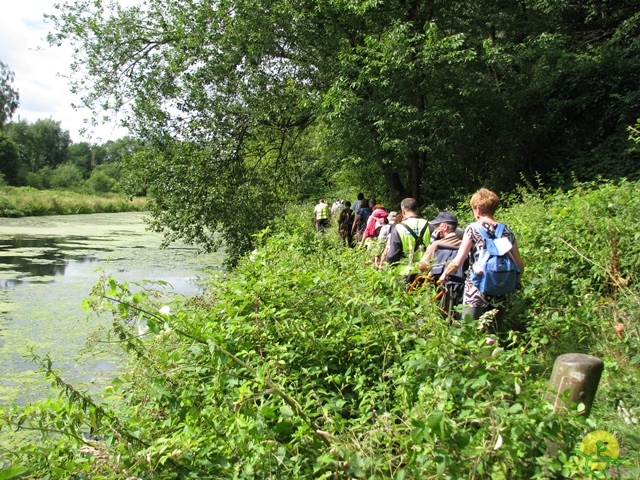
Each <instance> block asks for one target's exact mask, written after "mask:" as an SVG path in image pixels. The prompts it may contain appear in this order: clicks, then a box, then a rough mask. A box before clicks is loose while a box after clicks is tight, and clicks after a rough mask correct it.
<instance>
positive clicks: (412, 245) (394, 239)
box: [385, 198, 428, 285]
mask: <svg viewBox="0 0 640 480" xmlns="http://www.w3.org/2000/svg"><path fill="white" fill-rule="evenodd" d="M400 210H401V211H402V219H403V220H402V222H401V223H396V224H395V225H394V228H392V229H391V233H390V234H389V251H388V253H387V257H386V259H385V261H386V262H387V263H389V264H396V265H398V266H400V267H401V269H400V274H401V275H402V277H403V280H404V282H405V283H406V284H408V285H411V283H412V282H413V281H414V280H415V278H416V277H417V276H418V272H419V270H418V263H419V261H420V258H422V255H423V254H424V235H425V232H426V231H427V230H428V223H427V221H426V220H425V219H424V218H420V217H419V216H418V214H419V212H418V202H417V201H416V200H415V199H414V198H405V199H404V200H402V202H401V203H400Z"/></svg>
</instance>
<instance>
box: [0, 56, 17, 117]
mask: <svg viewBox="0 0 640 480" xmlns="http://www.w3.org/2000/svg"><path fill="white" fill-rule="evenodd" d="M18 105H19V96H18V91H17V90H16V89H15V88H14V86H13V72H12V71H11V70H10V69H9V66H8V65H7V64H5V63H3V62H2V61H0V128H2V126H3V125H4V124H5V122H6V121H7V120H8V119H9V118H11V115H13V112H15V111H16V109H17V108H18Z"/></svg>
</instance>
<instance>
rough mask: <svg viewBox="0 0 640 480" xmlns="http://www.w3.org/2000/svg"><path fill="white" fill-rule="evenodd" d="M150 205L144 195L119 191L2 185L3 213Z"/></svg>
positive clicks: (106, 209) (0, 210)
mask: <svg viewBox="0 0 640 480" xmlns="http://www.w3.org/2000/svg"><path fill="white" fill-rule="evenodd" d="M146 209H147V205H146V200H145V199H144V198H134V199H131V200H130V199H128V198H127V197H125V196H123V195H121V194H116V193H104V194H102V195H100V196H97V195H87V194H82V193H76V192H71V191H65V190H37V189H35V188H31V187H7V186H3V187H0V217H32V216H41V215H74V214H82V213H116V212H134V211H144V210H146Z"/></svg>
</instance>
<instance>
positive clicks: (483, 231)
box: [474, 222, 504, 240]
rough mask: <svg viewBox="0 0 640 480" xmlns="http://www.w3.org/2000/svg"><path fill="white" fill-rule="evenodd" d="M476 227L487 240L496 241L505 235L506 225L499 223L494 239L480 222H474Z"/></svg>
mask: <svg viewBox="0 0 640 480" xmlns="http://www.w3.org/2000/svg"><path fill="white" fill-rule="evenodd" d="M474 225H476V227H477V228H476V230H477V231H478V233H479V234H480V235H482V237H483V238H484V239H485V240H496V239H498V238H500V237H502V234H503V233H504V223H498V225H496V233H495V234H494V236H493V237H491V236H490V234H489V232H487V230H486V229H485V228H484V227H483V226H482V224H481V223H480V222H474Z"/></svg>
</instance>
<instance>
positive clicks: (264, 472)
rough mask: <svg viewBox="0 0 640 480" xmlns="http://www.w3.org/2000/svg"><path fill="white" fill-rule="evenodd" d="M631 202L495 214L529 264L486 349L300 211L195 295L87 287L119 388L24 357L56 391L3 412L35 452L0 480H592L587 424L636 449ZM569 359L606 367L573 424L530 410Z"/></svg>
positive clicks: (426, 297)
mask: <svg viewBox="0 0 640 480" xmlns="http://www.w3.org/2000/svg"><path fill="white" fill-rule="evenodd" d="M637 193H638V185H637V184H632V183H627V182H621V183H620V184H617V185H614V184H603V185H592V186H576V188H575V189H574V190H573V191H571V192H568V193H560V192H557V193H554V192H540V191H537V192H531V191H526V190H523V191H522V192H520V200H519V201H518V202H516V203H514V204H513V206H511V207H510V208H509V209H508V210H505V211H504V212H500V213H499V218H500V219H501V220H503V221H505V222H506V223H508V224H509V225H511V226H512V227H513V229H514V231H515V232H516V234H517V237H518V243H519V245H520V250H521V252H522V254H523V257H524V259H525V262H526V264H527V268H526V271H525V275H524V278H523V282H524V285H525V287H524V290H523V291H522V292H521V293H520V297H521V298H514V299H513V305H512V306H511V308H510V311H509V319H508V320H509V322H510V325H511V326H512V327H513V330H512V331H511V332H509V334H508V335H505V337H504V338H502V339H501V343H500V346H496V345H493V346H489V345H487V344H486V342H485V335H484V334H483V333H482V332H481V331H479V330H478V328H477V322H469V321H462V322H453V323H450V322H448V321H446V320H444V319H443V317H442V315H441V314H440V312H439V311H438V310H437V308H436V306H435V303H434V302H432V296H433V292H431V291H429V290H427V291H423V292H421V293H418V294H416V293H407V292H406V291H405V289H404V288H403V286H402V285H400V284H399V282H398V279H397V275H396V272H394V271H393V270H380V271H376V270H374V269H373V268H371V267H370V266H365V265H366V262H367V260H368V257H367V254H366V252H362V251H360V250H358V249H345V248H343V247H342V246H341V245H340V242H339V240H338V237H337V235H336V232H335V227H334V230H332V231H330V232H327V233H326V234H325V235H321V234H317V233H316V232H315V231H314V230H313V226H312V225H311V224H310V222H309V217H310V215H309V211H310V208H303V207H295V208H292V209H290V211H289V213H288V214H287V215H286V216H285V217H283V218H280V219H277V220H276V221H274V222H273V224H272V225H271V226H270V227H269V228H268V229H266V230H264V231H263V232H261V233H260V234H258V235H257V242H258V244H259V247H258V248H257V250H256V251H254V252H253V253H252V254H251V255H249V256H247V257H246V258H244V259H243V260H242V261H241V262H240V264H239V265H238V267H237V268H236V269H235V270H233V271H232V272H229V273H227V274H224V275H220V276H217V277H212V278H211V280H210V283H209V285H208V288H207V291H206V294H203V295H201V296H197V297H193V298H183V297H176V298H175V299H174V301H173V302H172V303H171V304H170V305H169V306H167V305H164V304H163V302H164V300H163V298H164V297H163V296H162V295H160V291H161V290H159V288H161V287H163V285H162V284H159V285H158V284H144V285H128V284H126V283H120V282H118V281H117V280H116V279H114V278H103V279H102V280H101V281H100V282H99V283H98V284H97V285H96V286H95V288H94V291H93V295H92V297H91V298H90V299H89V300H88V301H87V305H88V307H90V308H92V309H94V310H97V311H103V310H105V309H107V310H109V311H110V312H111V313H112V315H113V328H112V330H111V331H110V332H109V338H108V340H109V341H111V342H114V343H117V344H118V345H119V346H120V347H121V348H122V349H123V350H124V351H125V352H126V353H127V354H128V355H127V358H128V360H127V363H126V367H124V368H123V372H122V375H121V378H117V379H115V380H114V381H113V382H112V384H111V385H109V386H108V387H107V388H106V390H105V392H104V394H103V395H101V396H95V395H89V394H88V393H87V392H83V391H80V390H78V389H77V388H76V387H74V386H72V385H69V384H67V383H66V382H65V381H64V379H63V378H62V377H61V376H60V373H59V372H57V371H56V370H55V369H54V368H53V364H52V361H51V360H50V359H49V358H48V357H46V356H44V357H43V356H40V355H34V360H35V361H36V362H38V363H39V364H40V365H41V367H42V368H43V370H44V371H45V373H46V375H47V376H48V377H49V378H50V379H51V380H52V381H53V382H54V383H56V384H57V385H58V387H59V391H60V392H61V395H60V397H58V398H54V399H50V400H47V401H45V402H41V403H39V404H33V405H29V406H27V407H23V408H18V407H15V408H12V409H8V410H7V411H5V412H4V421H3V428H5V429H8V428H13V429H25V428H32V429H35V430H36V431H38V432H41V433H42V435H43V440H42V442H40V443H37V444H36V443H33V444H28V445H24V446H21V447H16V448H14V449H12V450H11V451H5V452H4V457H5V458H7V459H8V460H9V462H10V464H11V466H10V467H7V468H5V470H0V478H12V477H11V475H13V476H14V478H19V476H20V475H24V476H27V477H29V478H36V477H37V478H93V479H96V478H116V479H117V478H123V479H125V478H154V479H156V478H167V479H169V478H398V479H403V478H407V479H408V478H415V479H417V478H446V479H462V478H475V479H480V478H491V479H494V480H498V479H511V478H559V477H562V476H564V477H568V478H580V479H581V478H590V477H589V476H588V473H586V471H585V469H584V467H582V466H580V465H579V462H578V461H577V460H576V458H575V457H572V456H571V455H569V451H570V450H571V449H572V448H575V447H576V444H577V445H579V442H580V440H581V439H582V437H583V436H584V434H585V433H586V432H587V431H588V430H590V429H594V428H601V429H607V430H609V431H611V432H612V433H614V434H615V435H616V437H617V438H618V440H619V441H620V442H621V444H622V447H623V449H627V450H628V449H630V450H633V449H634V448H637V447H638V445H639V444H638V441H637V437H634V434H633V429H632V425H628V424H627V423H626V422H625V421H624V419H621V418H620V417H618V415H617V411H616V409H617V407H618V406H619V405H620V401H623V402H624V405H626V407H627V408H628V409H631V410H632V411H633V408H638V400H637V399H638V398H639V397H638V395H637V394H638V387H637V385H638V384H639V382H638V380H639V375H638V365H637V363H638V359H639V357H638V353H637V352H638V348H637V347H638V332H637V326H636V325H635V324H634V322H633V320H632V319H633V315H634V313H635V312H636V311H637V309H638V301H637V295H638V292H637V289H636V288H635V281H634V280H635V279H634V274H635V272H637V271H638V268H637V267H638V265H636V263H637V262H639V261H640V259H639V257H638V255H637V252H636V249H637V247H636V246H635V243H636V242H635V240H636V237H635V236H636V235H637V233H636V232H634V231H633V228H632V227H633V225H634V224H635V225H637V224H638V222H637V221H635V220H637V218H636V217H637V215H638V213H637V211H638V209H637V205H636V203H637V202H638V201H640V200H638V195H637ZM634 206H635V208H634ZM459 215H460V218H461V219H462V218H465V216H468V213H465V212H464V211H462V210H461V211H460V212H459ZM168 307H170V308H168ZM616 322H620V323H623V324H624V325H625V326H626V329H625V331H624V332H622V338H619V337H618V336H617V335H616V333H615V332H614V330H613V326H614V323H616ZM147 328H148V332H146V333H144V334H142V335H141V332H144V331H145V329H147ZM576 351H579V352H585V353H591V354H594V355H597V356H600V357H601V358H603V359H604V361H605V364H606V368H605V374H604V377H603V379H602V381H601V387H600V389H599V391H598V395H597V398H596V405H595V406H594V409H593V410H592V413H591V417H590V418H589V419H585V418H583V417H581V416H580V415H579V414H578V412H577V410H578V409H574V410H573V411H571V412H569V413H568V414H566V415H553V412H552V407H551V406H550V405H549V403H548V402H547V401H546V400H545V399H544V397H545V394H546V390H547V381H548V377H549V374H550V369H551V366H552V365H553V361H554V359H555V356H557V355H558V354H561V353H568V352H576ZM549 445H556V446H558V447H559V448H558V453H557V454H554V455H550V454H549V453H548V451H549ZM625 468H626V470H620V471H618V475H619V476H620V477H621V478H635V477H636V476H637V473H638V471H639V470H638V465H637V460H636V463H635V464H633V462H630V463H629V464H628V465H626V466H625ZM10 469H14V470H13V472H14V473H11V472H12V470H10ZM2 472H5V476H4V477H2V476H1V475H2ZM6 472H9V473H6ZM15 472H17V473H15ZM625 475H626V477H625Z"/></svg>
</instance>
